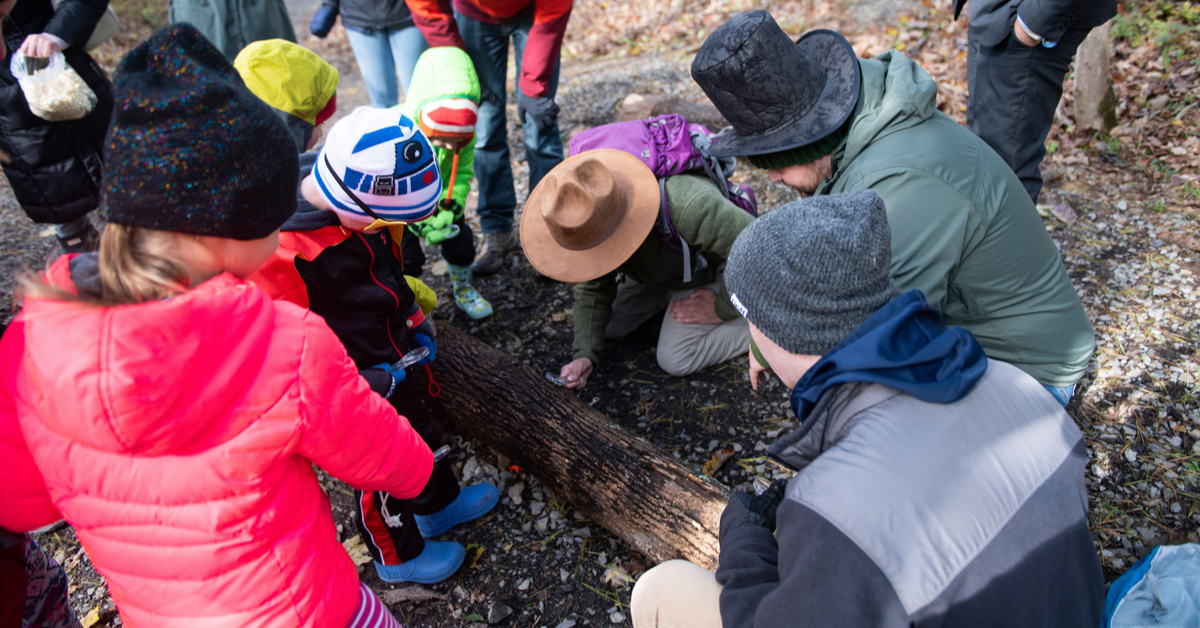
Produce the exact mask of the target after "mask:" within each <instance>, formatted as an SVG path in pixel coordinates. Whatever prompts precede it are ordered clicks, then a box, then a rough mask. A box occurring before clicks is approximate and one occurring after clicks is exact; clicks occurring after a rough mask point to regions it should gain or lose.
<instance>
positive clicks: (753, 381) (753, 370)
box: [746, 348, 771, 391]
mask: <svg viewBox="0 0 1200 628" xmlns="http://www.w3.org/2000/svg"><path fill="white" fill-rule="evenodd" d="M746 353H747V355H748V357H749V358H750V388H752V389H754V390H756V391H757V390H758V378H759V377H760V376H764V375H766V374H767V373H770V372H771V367H769V366H767V365H765V364H763V363H761V362H759V361H758V358H757V357H755V355H754V350H753V349H749V348H748V349H746Z"/></svg>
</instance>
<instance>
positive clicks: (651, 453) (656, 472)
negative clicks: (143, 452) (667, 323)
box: [410, 325, 729, 570]
mask: <svg viewBox="0 0 1200 628" xmlns="http://www.w3.org/2000/svg"><path fill="white" fill-rule="evenodd" d="M432 368H433V373H434V378H435V379H436V380H437V383H438V385H439V386H440V387H441V394H440V395H438V396H437V397H433V398H431V399H429V411H430V414H431V415H432V416H433V418H434V420H436V421H438V422H439V423H440V424H441V425H442V426H443V427H444V428H445V429H446V430H447V431H449V432H451V433H453V434H461V435H463V436H468V437H471V438H475V439H478V440H480V441H483V442H484V443H486V444H487V445H488V446H489V447H491V448H493V449H495V450H496V451H497V452H499V453H501V454H503V455H505V456H507V457H508V458H510V459H512V460H513V462H515V463H516V464H518V465H520V466H521V467H522V468H524V469H525V470H526V471H528V472H530V473H532V474H533V475H534V476H536V477H537V478H538V479H540V480H541V481H542V482H543V483H544V484H546V485H547V486H549V487H550V488H551V489H552V490H553V491H554V492H555V494H557V495H558V496H559V497H562V498H564V499H566V500H567V501H568V502H570V503H571V504H572V505H573V506H574V507H575V508H577V509H579V511H580V512H582V513H583V514H584V515H586V516H587V517H588V519H591V520H592V521H594V522H596V523H598V524H600V525H601V526H603V527H604V528H605V529H607V530H609V531H610V532H612V533H613V534H615V535H617V536H618V537H620V538H621V539H623V540H624V541H625V542H627V543H629V544H630V545H631V546H633V547H634V548H635V549H637V550H638V551H639V552H641V553H643V554H645V555H646V556H648V557H649V558H650V559H652V560H654V561H655V562H663V561H666V560H670V559H673V558H684V559H687V560H690V561H692V562H694V563H696V564H698V565H701V566H704V567H706V568H708V569H709V570H715V569H716V567H717V552H718V547H719V546H718V540H717V533H718V530H719V521H720V517H721V512H722V510H724V508H725V504H726V503H727V502H728V501H729V495H728V494H727V493H726V492H725V491H724V490H723V489H722V488H720V487H719V486H718V485H717V484H716V483H715V482H713V481H711V480H708V479H705V478H701V477H699V476H697V475H696V473H695V472H694V471H692V470H691V469H689V468H688V467H686V466H685V465H683V464H681V463H680V462H679V461H677V460H675V459H674V458H672V457H671V456H668V455H667V454H666V453H665V452H663V451H662V450H660V449H658V448H657V447H655V446H653V445H651V444H649V443H647V442H645V441H643V440H640V439H638V438H636V437H634V436H632V435H630V434H627V433H626V432H625V431H623V430H622V429H621V428H620V427H618V426H616V425H614V424H613V421H612V419H610V418H609V417H608V416H606V415H604V414H602V413H600V412H598V411H596V410H593V409H592V408H590V407H588V405H587V404H585V403H583V402H582V401H580V400H579V398H577V397H576V396H575V395H574V394H573V393H572V392H570V391H568V390H566V389H563V388H559V387H557V386H554V385H552V384H550V383H549V382H547V381H546V380H545V379H544V377H543V376H542V375H540V374H538V373H535V372H533V371H532V370H530V369H529V368H528V367H526V366H525V365H523V364H520V363H518V362H517V361H516V360H513V359H512V358H511V357H510V356H508V355H506V354H504V353H501V352H500V351H497V350H495V349H493V348H491V347H489V346H487V345H485V344H483V343H482V342H479V341H478V340H475V339H474V338H472V337H471V336H469V335H467V334H466V333H465V332H463V331H461V330H459V329H457V328H455V327H453V326H451V325H442V326H440V327H439V328H438V338H437V361H436V362H434V363H433V365H432ZM413 376H416V377H423V376H424V372H423V369H412V370H411V371H410V377H413Z"/></svg>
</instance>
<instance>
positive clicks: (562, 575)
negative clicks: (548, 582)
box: [558, 569, 571, 582]
mask: <svg viewBox="0 0 1200 628" xmlns="http://www.w3.org/2000/svg"><path fill="white" fill-rule="evenodd" d="M570 578H571V573H570V572H569V571H567V570H566V569H559V570H558V579H559V580H561V581H563V582H566V581H567V580H569V579H570Z"/></svg>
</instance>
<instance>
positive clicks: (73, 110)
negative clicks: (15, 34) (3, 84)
mask: <svg viewBox="0 0 1200 628" xmlns="http://www.w3.org/2000/svg"><path fill="white" fill-rule="evenodd" d="M9 67H10V69H11V70H12V74H13V76H15V77H16V78H17V82H18V83H20V85H21V91H22V92H24V94H25V100H26V101H28V102H29V110H30V111H32V112H33V115H35V116H37V117H39V118H41V119H43V120H49V121H50V122H59V121H62V120H78V119H80V118H82V117H84V116H86V115H87V114H89V113H91V111H92V109H94V108H95V107H96V93H95V92H93V91H92V88H90V87H88V84H87V83H85V82H84V81H83V78H81V77H80V76H79V74H78V73H77V72H75V70H74V69H73V68H72V67H71V66H69V65H67V60H66V58H65V57H63V54H62V52H59V51H55V52H54V54H52V55H50V57H49V58H46V59H38V58H35V57H27V56H25V55H24V54H22V53H21V52H14V53H13V55H12V64H11V65H10V66H9Z"/></svg>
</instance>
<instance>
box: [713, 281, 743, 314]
mask: <svg viewBox="0 0 1200 628" xmlns="http://www.w3.org/2000/svg"><path fill="white" fill-rule="evenodd" d="M713 310H715V311H716V313H717V316H718V317H719V318H720V319H721V320H723V321H731V320H733V319H735V318H737V317H739V316H741V314H738V311H737V308H735V307H733V302H732V301H730V300H729V292H728V291H727V290H725V289H724V288H721V292H720V293H718V294H717V300H716V301H714V302H713Z"/></svg>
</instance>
